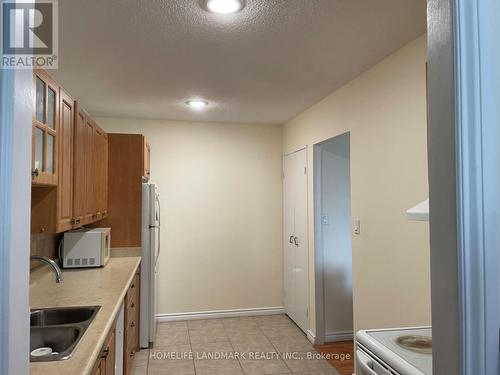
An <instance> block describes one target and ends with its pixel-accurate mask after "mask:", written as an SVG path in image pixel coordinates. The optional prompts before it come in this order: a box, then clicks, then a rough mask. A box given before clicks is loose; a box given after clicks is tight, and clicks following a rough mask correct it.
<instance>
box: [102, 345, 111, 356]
mask: <svg viewBox="0 0 500 375" xmlns="http://www.w3.org/2000/svg"><path fill="white" fill-rule="evenodd" d="M108 355H109V347H107V348H106V349H104V350H103V351H102V354H101V358H107V357H108Z"/></svg>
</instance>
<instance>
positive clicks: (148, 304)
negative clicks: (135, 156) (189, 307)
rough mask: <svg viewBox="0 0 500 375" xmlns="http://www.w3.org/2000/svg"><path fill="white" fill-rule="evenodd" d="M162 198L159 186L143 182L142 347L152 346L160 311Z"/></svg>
mask: <svg viewBox="0 0 500 375" xmlns="http://www.w3.org/2000/svg"><path fill="white" fill-rule="evenodd" d="M160 223H161V220H160V198H159V194H158V186H156V185H155V184H149V183H144V184H142V238H141V246H142V263H141V327H140V336H141V337H140V345H141V348H151V347H152V346H153V342H154V340H155V336H156V325H157V319H156V314H157V312H158V266H159V263H158V257H159V255H160V250H161V247H160Z"/></svg>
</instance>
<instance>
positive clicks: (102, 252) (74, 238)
mask: <svg viewBox="0 0 500 375" xmlns="http://www.w3.org/2000/svg"><path fill="white" fill-rule="evenodd" d="M110 254H111V228H91V229H87V228H83V229H77V230H72V231H68V232H65V233H64V239H63V245H62V261H63V267H64V268H80V267H104V266H105V265H106V263H107V262H108V260H109V257H110Z"/></svg>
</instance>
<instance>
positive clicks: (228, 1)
mask: <svg viewBox="0 0 500 375" xmlns="http://www.w3.org/2000/svg"><path fill="white" fill-rule="evenodd" d="M205 4H206V8H207V10H208V11H210V12H213V13H220V14H229V13H236V12H238V11H240V10H242V9H243V6H244V5H245V4H244V1H243V0H206V3H205Z"/></svg>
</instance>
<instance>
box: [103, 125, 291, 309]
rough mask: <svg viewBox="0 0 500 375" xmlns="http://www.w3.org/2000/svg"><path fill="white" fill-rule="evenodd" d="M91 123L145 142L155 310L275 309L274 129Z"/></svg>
mask: <svg viewBox="0 0 500 375" xmlns="http://www.w3.org/2000/svg"><path fill="white" fill-rule="evenodd" d="M96 120H97V122H98V123H99V125H101V126H102V127H103V128H104V129H105V130H106V131H108V132H124V133H143V134H145V135H146V137H147V138H148V140H149V141H150V143H151V178H152V181H154V182H156V183H158V185H159V189H160V194H161V204H162V207H161V209H162V239H161V243H162V252H161V256H160V288H159V290H160V299H159V312H160V313H162V314H166V313H179V312H199V311H210V310H225V309H240V308H256V307H276V306H283V302H282V288H283V282H282V278H283V271H282V269H283V265H282V262H283V261H282V239H281V236H282V216H281V215H282V213H281V212H282V181H281V173H282V155H281V150H282V131H281V127H280V126H269V125H267V126H264V125H242V124H215V123H190V122H173V121H147V120H135V119H111V118H98V119H96Z"/></svg>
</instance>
